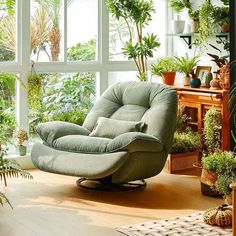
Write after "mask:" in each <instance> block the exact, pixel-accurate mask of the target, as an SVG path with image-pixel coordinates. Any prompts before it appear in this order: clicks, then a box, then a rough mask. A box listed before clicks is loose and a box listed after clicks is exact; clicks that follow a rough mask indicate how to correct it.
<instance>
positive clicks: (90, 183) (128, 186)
mask: <svg viewBox="0 0 236 236" xmlns="http://www.w3.org/2000/svg"><path fill="white" fill-rule="evenodd" d="M76 183H77V186H78V187H81V188H84V189H89V190H96V191H113V192H115V191H130V190H135V189H144V188H145V187H146V182H145V181H144V180H137V181H133V182H128V183H123V184H115V183H112V182H111V177H110V176H109V177H106V178H101V179H87V178H80V179H78V180H77V181H76Z"/></svg>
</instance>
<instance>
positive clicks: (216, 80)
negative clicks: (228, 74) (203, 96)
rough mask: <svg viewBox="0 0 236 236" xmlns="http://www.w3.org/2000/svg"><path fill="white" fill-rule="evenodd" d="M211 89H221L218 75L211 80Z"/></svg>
mask: <svg viewBox="0 0 236 236" xmlns="http://www.w3.org/2000/svg"><path fill="white" fill-rule="evenodd" d="M210 85H211V87H210V89H212V90H218V89H221V87H220V80H219V78H218V77H215V78H214V79H213V80H212V81H211V82H210Z"/></svg>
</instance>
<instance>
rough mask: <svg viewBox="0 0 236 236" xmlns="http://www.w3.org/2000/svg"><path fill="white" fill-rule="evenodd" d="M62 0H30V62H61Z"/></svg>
mask: <svg viewBox="0 0 236 236" xmlns="http://www.w3.org/2000/svg"><path fill="white" fill-rule="evenodd" d="M63 2H64V1H63V0H53V1H45V0H31V24H30V30H31V45H30V49H31V60H33V61H39V62H50V61H62V60H63V43H62V42H63V12H64V11H63V9H64V8H63Z"/></svg>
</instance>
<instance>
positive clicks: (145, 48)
mask: <svg viewBox="0 0 236 236" xmlns="http://www.w3.org/2000/svg"><path fill="white" fill-rule="evenodd" d="M106 3H107V7H108V11H109V12H110V13H111V14H112V15H113V16H114V17H115V18H116V19H117V20H120V19H123V20H124V21H125V23H126V25H127V28H128V30H129V41H127V42H126V43H125V44H124V47H123V49H122V50H123V53H124V55H125V56H128V58H129V59H133V60H134V62H135V64H136V66H137V68H138V73H139V76H138V77H139V79H140V80H141V81H146V80H147V79H148V75H147V59H148V58H150V57H153V51H154V50H155V49H156V48H157V47H159V46H160V43H159V42H158V40H157V36H156V35H154V34H147V35H146V36H144V34H143V30H144V28H145V26H147V25H148V24H149V22H150V21H151V20H152V13H154V12H155V9H154V6H153V1H152V0H136V1H133V0H128V1H127V0H120V1H118V0H106ZM131 25H135V29H136V32H135V35H137V41H135V42H134V40H133V35H132V28H131Z"/></svg>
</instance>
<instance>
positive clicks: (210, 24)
mask: <svg viewBox="0 0 236 236" xmlns="http://www.w3.org/2000/svg"><path fill="white" fill-rule="evenodd" d="M213 11H214V6H213V5H212V3H211V1H210V0H206V1H205V2H204V3H203V4H202V5H201V7H200V10H199V23H200V26H199V39H198V43H199V44H202V43H204V42H206V41H207V39H208V38H209V37H210V36H212V35H213V33H214V31H213V30H214V20H213V18H212V13H213Z"/></svg>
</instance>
